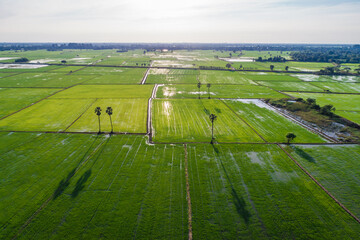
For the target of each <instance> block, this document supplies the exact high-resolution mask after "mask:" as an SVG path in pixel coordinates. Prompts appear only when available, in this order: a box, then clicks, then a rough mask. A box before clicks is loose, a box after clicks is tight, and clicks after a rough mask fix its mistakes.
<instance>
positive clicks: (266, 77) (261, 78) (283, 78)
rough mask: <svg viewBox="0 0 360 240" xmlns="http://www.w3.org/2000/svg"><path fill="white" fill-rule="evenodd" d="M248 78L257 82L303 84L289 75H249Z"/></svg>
mask: <svg viewBox="0 0 360 240" xmlns="http://www.w3.org/2000/svg"><path fill="white" fill-rule="evenodd" d="M245 76H246V78H248V79H251V80H255V81H274V82H301V80H300V79H299V78H296V77H292V76H289V75H279V74H271V75H270V74H266V75H265V74H254V75H251V74H247V75H245Z"/></svg>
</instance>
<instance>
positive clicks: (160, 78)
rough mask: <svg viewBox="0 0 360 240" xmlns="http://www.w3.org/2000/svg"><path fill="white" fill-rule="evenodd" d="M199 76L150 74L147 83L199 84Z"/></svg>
mask: <svg viewBox="0 0 360 240" xmlns="http://www.w3.org/2000/svg"><path fill="white" fill-rule="evenodd" d="M197 78H198V77H197V75H190V74H156V75H155V74H149V75H148V77H147V79H146V83H149V84H151V83H187V84H189V83H193V84H197V83H198V80H197Z"/></svg>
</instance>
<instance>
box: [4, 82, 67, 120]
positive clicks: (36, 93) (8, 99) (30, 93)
mask: <svg viewBox="0 0 360 240" xmlns="http://www.w3.org/2000/svg"><path fill="white" fill-rule="evenodd" d="M59 90H60V89H54V88H0V106H1V108H0V118H1V117H4V116H6V115H8V114H10V113H13V112H15V111H17V110H20V109H22V108H24V107H26V106H29V105H30V104H32V103H34V102H36V101H38V100H40V99H43V98H45V97H47V96H49V95H50V94H52V93H55V92H56V91H59Z"/></svg>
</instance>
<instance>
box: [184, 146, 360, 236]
mask: <svg viewBox="0 0 360 240" xmlns="http://www.w3.org/2000/svg"><path fill="white" fill-rule="evenodd" d="M188 162H189V174H190V175H189V177H190V191H191V203H192V213H193V216H192V219H193V225H192V226H193V237H194V239H233V238H234V237H235V238H241V239H351V238H357V236H358V232H359V231H360V226H359V224H358V223H357V222H355V220H353V219H352V218H351V217H350V216H349V215H348V214H347V213H346V212H345V211H343V210H342V209H341V208H340V207H339V206H338V205H337V204H336V203H335V202H334V201H333V200H332V199H331V198H330V197H329V196H328V195H327V194H326V193H325V192H323V191H322V190H321V189H320V188H319V187H318V186H317V185H316V184H315V183H314V182H313V181H312V180H311V179H310V178H309V177H308V176H307V175H305V174H304V173H303V172H302V171H301V170H300V169H299V168H298V167H297V166H296V165H295V164H294V163H293V162H292V161H291V160H290V158H288V157H287V155H285V153H284V152H282V151H281V150H280V148H278V147H277V146H276V145H240V146H239V145H214V146H212V145H210V144H209V145H189V146H188Z"/></svg>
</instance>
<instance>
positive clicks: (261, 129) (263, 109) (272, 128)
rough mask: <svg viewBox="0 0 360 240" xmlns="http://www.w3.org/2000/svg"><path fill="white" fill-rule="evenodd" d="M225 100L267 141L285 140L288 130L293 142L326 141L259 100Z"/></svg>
mask: <svg viewBox="0 0 360 240" xmlns="http://www.w3.org/2000/svg"><path fill="white" fill-rule="evenodd" d="M225 102H226V104H228V105H229V106H230V107H231V108H232V109H233V110H234V111H235V112H236V113H237V114H238V115H239V116H240V117H241V118H243V119H244V120H245V121H246V122H247V123H248V124H250V125H251V126H252V127H253V128H254V129H255V130H256V131H257V132H258V133H259V134H260V135H261V136H262V137H263V138H265V140H267V141H269V142H287V139H286V134H287V133H289V132H293V133H295V134H296V138H295V139H294V140H293V142H302V143H319V142H320V143H321V142H326V141H325V140H324V139H322V138H321V137H320V136H318V135H316V134H314V133H312V132H309V131H308V130H307V129H305V128H303V127H301V126H299V125H297V124H296V123H294V122H292V121H290V120H288V119H287V118H285V117H283V116H281V115H280V114H278V113H276V112H275V111H274V110H272V108H270V107H269V106H267V105H266V104H265V103H263V102H261V101H260V100H238V101H234V100H225Z"/></svg>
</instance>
